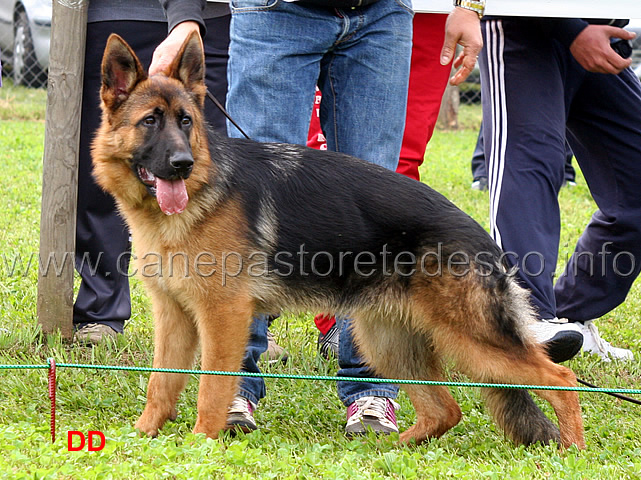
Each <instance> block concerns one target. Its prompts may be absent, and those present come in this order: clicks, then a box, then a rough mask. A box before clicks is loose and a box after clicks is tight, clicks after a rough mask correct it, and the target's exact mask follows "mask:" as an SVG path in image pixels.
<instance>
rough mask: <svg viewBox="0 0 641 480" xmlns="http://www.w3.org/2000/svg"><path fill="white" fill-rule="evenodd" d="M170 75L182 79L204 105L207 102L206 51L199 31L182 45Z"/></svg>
mask: <svg viewBox="0 0 641 480" xmlns="http://www.w3.org/2000/svg"><path fill="white" fill-rule="evenodd" d="M167 76H168V77H172V78H175V79H177V80H180V81H181V82H182V83H183V84H184V85H185V88H187V90H189V91H190V92H191V93H193V94H194V96H195V97H196V101H197V102H198V103H199V104H200V105H201V106H202V105H203V104H204V102H205V90H206V87H205V53H204V51H203V43H202V40H201V39H200V35H198V33H197V32H192V33H191V34H189V36H188V37H187V40H185V42H184V43H183V44H182V47H180V51H179V52H178V54H177V55H176V58H175V59H174V61H173V63H172V64H171V66H170V67H169V70H168V72H167Z"/></svg>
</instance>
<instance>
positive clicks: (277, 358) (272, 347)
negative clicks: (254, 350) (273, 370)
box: [260, 330, 289, 365]
mask: <svg viewBox="0 0 641 480" xmlns="http://www.w3.org/2000/svg"><path fill="white" fill-rule="evenodd" d="M260 358H261V360H263V361H265V360H266V361H267V362H268V363H269V364H270V365H272V364H274V363H278V362H282V364H283V365H286V364H287V359H288V358H289V354H288V353H287V350H285V349H284V348H283V347H281V346H280V345H278V344H277V343H276V338H275V337H274V334H273V333H272V332H270V331H269V330H267V351H265V352H264V353H263V354H262V355H261V356H260Z"/></svg>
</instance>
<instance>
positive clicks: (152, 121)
mask: <svg viewBox="0 0 641 480" xmlns="http://www.w3.org/2000/svg"><path fill="white" fill-rule="evenodd" d="M143 123H144V124H145V125H147V126H148V127H152V126H154V125H156V117H154V116H153V115H149V116H147V117H145V118H144V120H143Z"/></svg>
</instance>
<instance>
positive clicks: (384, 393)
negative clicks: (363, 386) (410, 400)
mask: <svg viewBox="0 0 641 480" xmlns="http://www.w3.org/2000/svg"><path fill="white" fill-rule="evenodd" d="M397 396H398V390H393V391H390V390H365V391H363V392H358V393H354V394H352V395H350V396H348V397H346V398H344V399H341V401H342V402H343V405H345V406H346V407H349V406H350V405H351V404H352V403H354V402H355V401H356V400H358V399H359V398H363V397H384V398H389V399H390V400H394V399H396V397H397Z"/></svg>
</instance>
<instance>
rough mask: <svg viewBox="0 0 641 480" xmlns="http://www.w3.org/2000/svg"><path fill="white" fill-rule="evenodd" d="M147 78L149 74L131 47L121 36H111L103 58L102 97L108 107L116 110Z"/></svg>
mask: <svg viewBox="0 0 641 480" xmlns="http://www.w3.org/2000/svg"><path fill="white" fill-rule="evenodd" d="M145 78H147V74H146V73H145V71H144V70H143V69H142V65H141V64H140V61H139V60H138V57H136V54H135V53H134V51H133V50H132V49H131V47H130V46H129V45H127V42H125V41H124V40H123V39H122V38H121V37H120V36H118V35H116V34H115V33H113V34H111V35H110V36H109V39H108V40H107V46H106V47H105V53H104V55H103V57H102V87H101V88H100V97H101V98H102V101H103V102H104V104H105V105H106V107H107V108H109V109H110V110H116V109H117V108H118V107H119V106H120V105H121V104H122V102H124V101H125V100H127V98H128V97H129V94H130V93H131V91H132V90H133V89H134V87H135V86H136V85H137V84H138V83H139V82H140V81H142V80H144V79H145Z"/></svg>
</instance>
